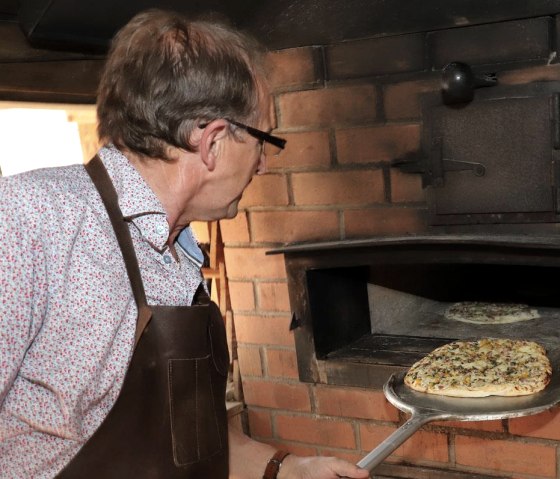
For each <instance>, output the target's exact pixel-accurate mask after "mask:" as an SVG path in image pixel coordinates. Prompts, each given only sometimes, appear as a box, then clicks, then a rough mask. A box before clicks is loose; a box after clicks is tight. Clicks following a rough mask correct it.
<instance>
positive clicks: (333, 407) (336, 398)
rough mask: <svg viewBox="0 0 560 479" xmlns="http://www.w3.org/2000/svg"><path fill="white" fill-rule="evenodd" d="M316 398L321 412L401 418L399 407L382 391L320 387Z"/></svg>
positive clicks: (386, 418)
mask: <svg viewBox="0 0 560 479" xmlns="http://www.w3.org/2000/svg"><path fill="white" fill-rule="evenodd" d="M315 398H316V402H317V412H318V413H319V414H324V415H328V416H341V417H355V418H364V419H378V420H381V421H393V422H398V420H399V413H398V411H397V409H395V408H394V407H393V406H391V405H390V404H389V402H388V401H387V400H386V399H385V396H384V395H383V393H382V392H381V391H364V390H361V389H357V388H326V387H318V388H317V389H316V390H315Z"/></svg>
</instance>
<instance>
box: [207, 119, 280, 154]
mask: <svg viewBox="0 0 560 479" xmlns="http://www.w3.org/2000/svg"><path fill="white" fill-rule="evenodd" d="M224 119H225V120H226V121H227V122H229V123H231V124H232V125H235V126H236V127H238V128H241V129H242V130H245V131H246V132H247V133H248V134H249V135H251V136H252V137H253V138H256V139H257V140H259V143H260V144H261V148H262V153H263V154H264V155H265V156H278V155H279V154H280V152H281V151H282V150H283V149H284V147H285V146H286V140H284V138H280V137H278V136H274V135H271V134H270V133H267V132H266V131H262V130H259V129H258V128H253V127H252V126H248V125H245V124H243V123H239V122H238V121H235V120H231V119H229V118H224ZM207 126H208V123H203V124H202V125H199V128H206V127H207Z"/></svg>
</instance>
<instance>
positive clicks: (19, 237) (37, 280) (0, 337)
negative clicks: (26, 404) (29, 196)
mask: <svg viewBox="0 0 560 479" xmlns="http://www.w3.org/2000/svg"><path fill="white" fill-rule="evenodd" d="M6 180H7V179H6V178H0V407H1V405H2V404H3V402H4V399H5V398H6V395H7V394H8V392H9V390H10V388H11V386H12V384H13V382H14V380H15V378H16V376H17V374H18V371H19V369H20V367H21V365H22V363H23V360H24V357H25V354H26V352H27V350H28V348H29V346H30V344H31V343H32V341H33V338H34V337H35V336H36V334H37V332H38V331H39V328H40V325H41V318H42V313H43V311H44V308H45V306H46V295H45V294H44V292H42V290H43V289H44V286H45V285H46V281H45V277H46V275H45V273H44V266H43V265H41V264H40V262H39V263H38V262H37V259H38V258H40V257H42V247H41V242H40V240H35V239H33V233H34V229H33V228H34V225H33V223H34V222H33V219H32V218H30V217H29V215H28V214H26V213H25V210H26V209H28V207H24V206H25V205H24V203H25V201H26V195H25V194H19V193H18V191H17V188H13V187H12V186H10V184H11V183H12V182H8V181H6ZM37 214H39V213H37Z"/></svg>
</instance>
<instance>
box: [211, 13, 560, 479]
mask: <svg viewBox="0 0 560 479" xmlns="http://www.w3.org/2000/svg"><path fill="white" fill-rule="evenodd" d="M403 3H405V2H403ZM475 3H476V2H475ZM545 3H546V5H544V4H545ZM537 4H538V8H537ZM520 5H521V3H520V2H511V5H510V7H511V9H512V11H514V12H515V13H512V14H511V15H510V16H507V15H502V16H501V17H500V16H492V15H491V14H490V13H488V11H486V13H485V12H483V10H484V9H481V8H480V4H479V8H478V11H477V12H478V14H479V17H477V21H473V19H472V18H473V17H469V18H467V17H463V16H461V15H458V14H457V15H455V16H453V15H451V17H452V18H453V20H452V21H451V22H450V23H449V22H448V23H441V22H440V23H438V21H437V20H438V19H437V18H436V19H434V20H433V21H432V22H430V21H429V19H427V16H425V15H422V14H421V13H419V14H418V15H419V22H418V24H421V25H422V28H420V29H419V28H416V29H414V30H412V29H410V28H406V27H407V26H406V25H404V26H402V28H401V29H400V30H399V29H397V28H396V27H395V28H393V27H394V26H395V25H397V23H398V22H397V20H398V18H397V17H398V15H397V16H396V17H391V18H389V19H388V23H387V24H388V25H390V26H391V28H392V29H389V30H390V31H387V30H385V31H380V32H377V33H372V32H369V33H368V34H367V35H366V34H362V35H361V36H359V38H358V37H356V36H352V37H351V38H348V37H344V36H343V35H341V36H340V37H336V35H334V36H330V37H329V38H326V39H320V41H319V42H317V41H315V42H313V43H307V44H306V43H305V42H301V44H297V45H294V46H293V47H292V46H288V47H285V48H282V49H276V50H274V51H272V52H271V53H270V55H269V58H270V64H271V75H270V81H271V83H272V86H273V93H274V112H275V117H276V121H277V125H276V127H277V129H276V132H277V134H278V135H280V136H283V137H285V138H286V139H287V140H288V144H287V148H286V150H285V151H284V152H283V153H282V154H281V155H280V157H279V158H278V159H274V160H271V161H270V162H269V164H268V168H269V173H268V174H267V175H264V176H262V177H259V178H256V179H255V180H254V181H253V183H252V184H251V186H250V187H249V190H248V191H247V192H246V194H245V195H244V198H243V200H242V204H241V206H242V210H241V212H240V214H239V215H238V216H237V217H236V218H235V219H233V220H228V221H222V222H221V232H222V237H223V240H224V243H225V260H226V269H227V274H228V280H229V286H230V295H231V303H232V308H233V312H234V322H235V330H236V336H237V344H238V349H237V353H238V358H239V365H240V370H241V376H242V384H243V394H244V400H245V403H246V405H247V413H248V424H247V426H248V429H249V431H250V433H251V435H252V436H253V437H255V438H257V439H260V440H263V441H266V442H269V443H272V444H275V445H278V446H281V447H283V448H286V449H289V450H291V451H294V452H297V453H301V454H325V455H326V454H333V455H338V456H340V457H344V458H347V459H350V460H352V461H358V460H359V459H360V458H361V457H362V456H363V455H364V454H366V453H367V452H368V451H369V450H371V449H373V448H374V447H375V446H376V445H378V444H379V443H380V442H381V441H382V440H383V439H384V438H386V437H387V436H388V435H389V434H390V433H391V432H392V431H394V430H395V429H397V428H398V427H399V425H400V424H402V423H403V422H404V420H405V416H404V415H403V414H402V413H400V412H399V411H398V410H397V409H395V408H394V407H393V406H391V405H390V404H389V403H388V402H387V401H386V400H385V398H384V396H383V393H382V391H381V386H382V384H383V382H384V381H385V380H386V378H387V377H388V375H389V374H390V373H391V372H392V371H394V370H398V369H399V368H401V369H402V368H403V367H406V366H407V365H410V364H411V362H412V361H413V360H415V359H416V358H417V357H419V355H421V354H423V353H424V352H427V351H429V350H431V349H432V348H433V347H435V346H436V345H438V344H440V341H442V340H443V341H445V340H448V339H450V338H456V337H463V336H469V335H471V334H472V333H473V331H472V330H464V331H457V330H456V329H450V330H446V331H442V330H441V329H434V326H433V323H434V321H433V316H430V314H431V313H434V314H437V310H438V308H441V304H443V303H446V302H449V301H457V300H465V299H485V300H501V301H514V300H518V299H519V300H522V301H526V302H530V303H535V302H536V303H539V307H542V308H544V310H546V311H548V312H549V313H550V314H549V315H548V316H547V321H546V326H544V327H542V328H540V329H539V330H538V331H535V330H530V331H528V330H527V328H526V329H522V327H521V326H520V327H519V328H518V329H516V328H513V330H508V331H507V334H513V335H514V336H519V337H525V336H528V337H537V338H539V339H542V340H544V341H545V342H546V343H547V345H549V346H551V347H554V346H555V345H556V344H557V341H558V339H557V338H558V333H557V330H558V326H557V325H558V318H557V313H556V312H555V310H556V308H558V307H559V306H560V304H559V303H560V295H559V294H558V292H557V288H556V281H555V279H556V277H557V275H558V268H559V267H560V254H559V253H560V235H559V223H558V220H559V216H558V215H559V211H560V210H559V207H558V204H559V203H558V193H557V189H558V185H559V184H560V182H559V179H560V178H559V176H558V175H559V171H560V170H558V158H557V150H558V113H557V109H558V106H557V105H558V100H557V98H558V95H557V92H560V88H559V87H558V82H560V67H559V64H558V59H557V51H558V42H557V38H558V28H559V26H560V20H559V18H560V17H559V16H558V13H560V5H559V4H557V3H555V2H549V3H547V2H536V3H535V5H534V7H535V8H534V9H532V10H531V8H528V9H526V10H525V9H524V7H523V9H522V10H523V11H521V10H519V8H517V7H519V6H520ZM523 5H524V4H523ZM541 7H542V8H541ZM416 8H419V7H416ZM504 8H505V7H504ZM489 9H490V10H491V9H492V7H489ZM471 13H472V12H471ZM510 13H511V12H510ZM485 15H486V16H485ZM374 23H375V22H374ZM380 23H382V22H380ZM273 33H274V32H273ZM297 33H298V32H296V33H295V34H294V37H297V38H300V39H301V38H302V37H301V35H300V36H299V37H298V35H297ZM337 33H338V31H337ZM449 62H464V63H467V64H468V65H470V66H471V68H472V70H473V72H474V74H475V75H482V74H485V73H493V74H495V78H496V80H497V85H496V86H493V87H489V88H477V89H475V91H474V98H473V100H472V101H471V102H468V103H466V104H463V105H444V104H443V101H442V96H441V88H442V69H443V68H444V67H445V66H446V65H447V64H448V63H449ZM503 112H508V114H510V120H507V121H505V123H504V120H503V115H502V113H503ZM504 130H507V131H504ZM508 135H509V136H508ZM496 136H499V138H498V139H496ZM442 138H443V140H441V139H442ZM488 139H490V140H492V139H493V140H495V142H494V143H493V144H492V145H491V146H490V147H489V146H487V145H488V143H487V140H488ZM465 145H466V146H467V147H466V148H465ZM461 149H462V150H461ZM459 151H463V152H465V151H466V152H467V154H466V156H461V155H460V154H459V153H458V152H459ZM477 164H478V165H483V166H484V167H485V171H484V174H482V175H477V174H476V173H477V170H476V168H477ZM512 165H513V167H512ZM506 171H507V172H508V173H507V174H505V176H504V172H506ZM478 172H479V171H478ZM497 174H499V175H501V178H502V179H501V180H499V181H496V175H497ZM488 185H491V186H488ZM500 188H501V189H500ZM271 252H274V253H276V254H270V253H271ZM465 283H469V284H470V286H471V287H470V289H466V285H465ZM465 291H467V292H465ZM465 294H466V295H467V296H468V297H465ZM403 297H404V298H405V301H404V303H402V298H403ZM396 298H398V301H401V303H399V304H404V305H405V306H402V307H399V308H396V307H395V306H394V304H395V303H396V301H397V300H396ZM418 298H423V300H425V302H420V303H419V302H418V301H419V300H418ZM423 300H420V301H423ZM379 305H383V307H379ZM429 307H431V308H432V310H429ZM421 308H424V310H426V308H428V311H429V312H430V314H425V315H424V316H423V317H422V318H419V317H418V316H414V315H413V314H411V312H412V311H416V310H418V309H421ZM374 310H375V314H373V313H372V311H374ZM412 317H415V318H416V319H414V321H413V322H407V320H410V318H412ZM341 318H343V320H342V321H341ZM319 323H321V324H319ZM395 325H397V326H398V328H400V329H398V330H394V329H391V328H393V327H395ZM525 326H526V325H525ZM476 333H481V332H480V331H478V332H475V335H476ZM487 333H488V334H494V333H496V334H498V333H497V332H496V331H484V334H487ZM413 346H414V347H413ZM559 431H560V410H559V409H558V408H554V409H552V410H550V411H547V412H545V413H541V414H538V415H536V416H530V417H526V418H517V419H509V420H500V421H486V422H475V423H470V422H436V423H430V424H428V425H426V426H424V427H423V428H422V429H421V430H420V431H418V432H417V433H415V434H414V435H413V436H412V437H411V438H410V439H409V440H408V441H406V442H405V443H404V444H403V445H402V446H401V447H399V448H398V449H397V450H396V451H395V452H394V453H393V454H392V455H391V456H390V457H389V458H388V460H387V461H385V463H383V464H382V465H380V466H379V467H378V468H377V469H376V470H375V472H374V477H378V478H389V477H390V478H418V479H424V478H428V479H443V478H451V479H467V478H469V479H471V478H472V479H474V478H478V479H481V478H503V479H505V478H519V479H535V478H551V479H559V478H560V468H559V461H558V457H559V455H558V454H559V446H560V432H559ZM536 458H538V460H537V459H536Z"/></svg>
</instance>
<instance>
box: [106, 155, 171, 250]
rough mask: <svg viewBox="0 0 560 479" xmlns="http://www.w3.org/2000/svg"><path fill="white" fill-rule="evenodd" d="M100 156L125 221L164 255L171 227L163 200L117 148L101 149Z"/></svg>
mask: <svg viewBox="0 0 560 479" xmlns="http://www.w3.org/2000/svg"><path fill="white" fill-rule="evenodd" d="M98 155H99V157H100V158H101V161H102V162H103V164H104V165H105V168H106V169H107V173H109V176H110V178H111V181H112V182H113V186H114V187H115V190H116V192H117V195H118V197H119V207H120V209H121V211H122V214H123V216H124V218H125V219H127V220H129V221H131V222H132V223H133V224H134V225H135V226H136V227H137V228H138V230H139V231H140V233H141V235H142V237H143V238H144V239H145V240H146V241H148V242H149V243H150V244H151V245H152V246H153V247H154V248H156V249H157V250H158V251H160V252H163V251H164V250H165V249H166V247H167V246H166V243H167V239H168V237H169V225H168V223H167V215H166V213H165V210H164V208H163V205H162V204H161V201H160V200H159V198H158V197H157V196H156V194H155V193H154V192H153V190H152V189H151V188H150V187H149V186H148V184H147V183H146V181H145V180H144V178H142V175H140V173H139V172H138V170H137V169H136V168H134V166H132V164H131V163H130V162H129V161H128V159H127V158H126V156H124V155H123V154H122V152H120V151H119V150H118V149H117V148H116V147H115V146H113V145H107V146H105V147H103V148H101V150H100V151H99V153H98Z"/></svg>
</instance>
